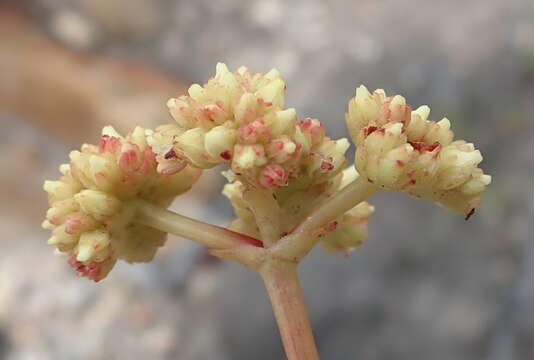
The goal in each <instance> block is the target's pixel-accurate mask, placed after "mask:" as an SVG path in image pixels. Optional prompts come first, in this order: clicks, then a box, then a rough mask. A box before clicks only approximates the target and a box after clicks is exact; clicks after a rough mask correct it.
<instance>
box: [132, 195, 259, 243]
mask: <svg viewBox="0 0 534 360" xmlns="http://www.w3.org/2000/svg"><path fill="white" fill-rule="evenodd" d="M135 205H136V208H137V214H136V218H135V221H137V222H139V223H141V224H144V225H147V226H150V227H153V228H155V229H158V230H161V231H164V232H168V233H171V234H174V235H178V236H182V237H184V238H187V239H190V240H193V241H195V242H197V243H200V244H202V245H205V246H208V247H211V248H214V249H226V248H232V247H236V246H243V245H252V246H255V247H263V244H262V243H261V241H259V240H257V239H254V238H252V237H250V236H247V235H244V234H240V233H236V232H234V231H231V230H228V229H225V228H222V227H219V226H215V225H210V224H207V223H204V222H202V221H198V220H194V219H191V218H188V217H186V216H183V215H180V214H177V213H174V212H172V211H169V210H167V209H164V208H161V207H159V206H155V205H152V204H151V203H149V202H147V201H143V200H136V202H135Z"/></svg>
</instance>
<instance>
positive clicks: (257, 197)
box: [243, 188, 280, 247]
mask: <svg viewBox="0 0 534 360" xmlns="http://www.w3.org/2000/svg"><path fill="white" fill-rule="evenodd" d="M243 200H245V202H246V203H247V205H248V206H249V207H250V209H251V210H252V213H253V214H254V218H255V220H256V225H258V228H259V229H260V234H261V240H262V242H263V243H264V244H265V247H269V246H271V245H273V244H274V243H275V242H277V241H278V240H279V239H280V208H279V207H278V203H277V202H276V200H275V199H274V197H273V193H272V192H271V191H270V190H265V189H259V188H253V189H249V190H247V191H245V192H244V194H243Z"/></svg>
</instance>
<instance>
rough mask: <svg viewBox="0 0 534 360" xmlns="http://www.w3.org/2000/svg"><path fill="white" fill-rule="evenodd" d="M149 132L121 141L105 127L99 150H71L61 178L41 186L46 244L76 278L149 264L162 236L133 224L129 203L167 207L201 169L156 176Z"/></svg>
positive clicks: (132, 208) (89, 147) (96, 277)
mask: <svg viewBox="0 0 534 360" xmlns="http://www.w3.org/2000/svg"><path fill="white" fill-rule="evenodd" d="M151 133H152V132H151V131H150V130H145V129H142V128H139V127H138V128H136V129H135V130H134V131H133V132H132V133H131V134H129V135H128V136H126V137H122V136H120V135H119V134H118V133H117V132H116V131H115V130H114V129H113V128H112V127H106V128H104V130H103V132H102V137H101V140H100V144H99V145H98V146H96V145H89V144H85V145H83V146H82V148H81V151H72V152H71V153H70V163H69V164H63V165H61V167H60V172H61V173H62V177H61V178H60V179H59V180H58V181H46V182H45V184H44V189H45V191H46V192H47V193H48V196H49V203H50V209H49V210H48V212H47V214H46V220H45V221H44V223H43V227H44V228H46V229H50V230H52V237H51V238H50V240H49V241H48V243H49V244H51V245H55V246H56V247H57V251H58V252H59V253H61V254H65V255H67V256H68V259H69V260H68V262H69V264H70V265H71V266H72V267H73V268H74V269H75V270H76V271H77V272H78V274H80V275H82V276H87V277H88V278H90V279H92V280H94V281H99V280H101V279H102V278H104V277H105V276H106V275H107V273H108V272H109V271H110V270H111V268H112V267H113V265H114V264H115V262H116V260H117V259H123V260H126V261H128V262H146V261H150V260H151V259H152V258H153V257H154V254H155V252H156V250H157V248H158V247H160V246H162V245H163V243H164V242H165V238H166V233H163V232H161V231H158V230H155V229H153V228H150V227H147V226H144V225H141V224H138V223H136V222H134V221H133V219H134V216H135V206H134V204H133V203H132V200H135V199H143V200H146V201H149V202H151V203H154V204H156V205H159V206H163V207H167V206H168V205H170V203H171V202H172V200H173V199H174V197H175V196H177V195H179V194H181V193H183V192H184V191H187V190H188V189H189V188H190V187H191V185H192V184H193V183H194V182H195V181H196V180H197V179H198V177H199V176H200V172H201V170H199V169H195V168H193V167H190V166H185V167H183V168H182V169H181V171H180V172H179V173H176V174H175V175H165V174H159V173H158V172H157V171H156V166H157V164H156V158H155V154H154V153H153V152H152V148H151V147H150V146H149V145H148V144H147V137H148V136H150V135H151Z"/></svg>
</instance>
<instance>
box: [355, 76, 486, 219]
mask: <svg viewBox="0 0 534 360" xmlns="http://www.w3.org/2000/svg"><path fill="white" fill-rule="evenodd" d="M429 113H430V108H429V107H428V106H421V107H419V108H418V109H417V110H414V111H412V110H411V107H410V105H407V104H406V101H405V99H404V98H403V97H402V96H400V95H396V96H393V97H387V96H386V94H385V92H384V91H383V90H376V91H375V92H374V93H372V94H371V93H370V92H369V91H368V90H367V89H366V88H365V87H364V86H360V87H359V88H358V89H357V90H356V96H355V97H354V98H353V99H351V100H350V102H349V111H348V113H347V114H346V121H347V127H348V129H349V132H350V134H351V137H352V138H353V140H354V142H355V143H356V145H357V149H356V168H357V169H358V171H359V172H360V174H362V176H365V177H366V178H367V179H368V180H369V181H370V182H372V183H374V184H376V185H377V186H380V187H382V188H385V189H388V190H393V191H402V192H406V193H408V194H410V195H412V196H415V197H418V198H424V199H429V200H432V201H435V202H437V203H439V204H441V205H443V206H445V207H447V208H449V209H451V210H452V211H454V212H457V213H463V214H469V213H471V212H472V211H473V210H474V209H475V208H476V207H477V206H478V204H479V202H480V197H481V195H482V193H483V192H484V190H485V188H486V186H487V185H488V184H489V183H490V182H491V177H490V176H489V175H485V174H484V173H483V171H482V170H481V169H480V168H478V164H479V163H480V162H481V161H482V155H481V154H480V151H479V150H476V149H475V147H474V145H473V144H470V143H466V142H465V141H463V140H457V141H453V139H454V134H453V132H452V131H451V129H450V126H451V124H450V122H449V120H448V119H446V118H444V119H443V120H441V121H438V122H435V121H429V120H427V118H428V115H429Z"/></svg>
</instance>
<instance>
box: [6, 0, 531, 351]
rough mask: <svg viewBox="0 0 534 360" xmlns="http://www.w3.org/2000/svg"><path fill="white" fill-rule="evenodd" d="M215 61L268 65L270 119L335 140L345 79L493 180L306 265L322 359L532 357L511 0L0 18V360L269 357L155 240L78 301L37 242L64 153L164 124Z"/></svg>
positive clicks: (252, 310) (65, 7) (253, 0)
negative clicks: (274, 99) (443, 131)
mask: <svg viewBox="0 0 534 360" xmlns="http://www.w3.org/2000/svg"><path fill="white" fill-rule="evenodd" d="M217 61H225V62H226V63H227V64H228V65H229V66H230V67H231V68H233V69H235V68H236V67H237V66H240V65H246V66H248V67H249V68H251V69H252V70H254V71H260V72H265V71H268V70H269V69H270V68H272V67H276V68H278V69H280V71H281V72H282V75H283V77H284V78H285V80H286V83H287V86H288V91H287V104H288V105H289V106H292V107H296V108H297V109H298V112H299V114H300V116H301V117H305V116H314V117H318V118H320V119H321V120H322V121H323V122H325V123H326V124H327V128H328V129H329V132H330V134H331V135H333V136H336V137H341V136H347V134H346V131H345V126H344V120H343V115H344V112H345V110H346V103H347V100H348V99H349V98H350V97H352V96H353V95H354V88H355V86H356V85H358V84H361V83H364V84H366V85H367V86H368V87H369V88H371V89H375V88H379V87H380V88H384V89H386V91H388V92H392V93H402V94H403V95H405V96H406V97H407V99H408V100H409V102H410V103H411V104H413V105H415V106H419V105H422V104H429V105H431V107H432V110H433V112H432V114H431V118H432V119H436V120H439V119H441V118H442V117H444V116H447V117H448V118H449V119H451V120H452V122H453V127H454V130H455V132H456V134H457V136H459V137H460V138H465V139H468V140H470V141H473V142H475V143H476V144H477V146H478V147H479V148H480V149H481V151H482V152H483V154H484V157H485V159H484V162H483V164H482V167H483V168H484V170H485V171H486V172H487V173H489V174H491V175H493V184H492V185H491V186H490V187H489V190H488V191H487V195H486V196H485V198H484V201H483V206H482V207H481V208H480V209H479V210H477V213H476V215H475V216H473V217H472V218H471V219H470V220H469V221H468V222H465V221H464V219H463V218H462V217H461V216H456V215H453V214H451V213H449V212H447V211H445V210H443V209H441V208H438V207H437V206H434V205H433V204H430V203H426V202H423V201H416V200H414V199H411V198H408V197H406V196H403V195H400V194H381V195H378V196H376V197H374V198H373V199H372V200H371V202H372V203H373V204H374V205H376V209H377V210H376V213H375V215H373V218H372V221H371V223H370V238H369V240H368V242H367V243H366V244H365V246H363V247H362V248H361V249H359V250H358V251H356V252H354V253H353V254H352V255H351V256H350V257H344V256H342V255H333V254H328V253H326V252H324V251H322V250H321V249H317V250H316V251H314V252H313V254H312V255H311V256H310V257H309V258H307V259H306V260H305V262H304V263H303V266H302V269H301V273H302V278H303V286H304V291H305V293H306V298H307V302H308V304H309V308H310V312H311V314H312V322H313V325H314V328H315V333H316V336H317V342H318V346H319V350H320V352H321V354H322V356H323V358H324V359H340V360H342V359H343V360H344V359H371V360H372V359H429V360H438V359H443V360H445V359H457V360H460V359H490V360H494V359H495V360H497V359H498V360H501V359H510V360H515V359H534V243H533V242H532V241H533V239H532V238H533V236H534V230H533V225H532V220H533V219H534V191H533V185H534V162H533V161H532V159H533V158H534V137H533V135H534V133H533V130H534V121H533V120H534V119H533V118H532V114H533V113H534V1H532V0H507V1H504V0H501V1H499V0H472V1H463V0H451V1H429V0H406V1H393V0H380V1H378V0H364V1H350V0H328V1H325V0H294V1H283V0H250V1H239V0H219V1H211V0H195V1H172V0H158V1H143V0H79V1H68V0H31V1H30V0H18V1H16V0H14V1H6V0H3V1H1V2H0V124H1V128H0V151H1V152H0V154H1V155H0V165H1V170H0V359H9V360H15V359H16V360H22V359H24V360H25V359H32V360H33V359H39V360H40V359H69V360H70V359H184V360H196V359H198V360H202V359H214V360H226V359H232V360H233V359H237V360H239V359H258V360H262V359H265V360H267V359H281V358H283V353H282V349H281V344H280V341H279V338H278V334H277V330H276V325H275V322H274V319H273V316H272V313H271V309H270V305H269V303H268V300H267V298H266V294H265V292H264V290H263V287H262V284H261V281H260V279H259V277H258V276H257V275H256V274H254V273H252V272H250V271H247V270H246V269H245V268H243V267H241V266H238V265H234V264H229V263H225V262H220V261H218V260H216V259H211V258H209V257H208V256H207V255H206V253H205V249H203V248H201V247H198V246H196V245H194V244H193V243H191V242H188V241H185V240H181V239H178V238H171V239H169V241H168V243H167V245H166V246H165V247H164V248H163V249H162V250H160V251H159V253H158V255H157V257H156V259H155V261H153V262H151V263H150V264H146V265H135V266H131V265H127V264H123V263H121V264H119V265H118V266H117V267H116V269H115V270H114V271H113V272H112V273H111V275H110V276H109V277H108V278H107V279H106V280H105V281H103V282H101V283H99V284H96V285H95V284H93V283H90V282H88V281H87V280H84V279H79V278H77V277H76V276H75V274H74V273H73V272H72V271H71V269H70V268H69V267H68V266H67V265H66V264H65V263H64V262H63V261H62V260H61V259H58V258H56V257H54V256H53V255H52V249H51V248H50V247H48V246H47V245H46V240H47V238H48V236H49V234H48V233H47V232H46V231H44V230H42V229H40V223H41V221H42V218H43V216H44V212H45V210H46V207H47V204H46V196H45V193H44V192H43V191H42V190H41V184H42V182H43V180H44V179H46V178H56V177H57V176H58V171H57V166H58V165H59V164H60V163H62V162H64V161H65V160H66V159H67V154H68V151H69V150H70V149H72V148H76V147H79V145H80V144H81V143H82V142H95V141H96V140H97V138H98V134H99V130H100V128H101V127H102V126H103V125H106V124H112V125H114V126H116V127H117V128H119V129H120V130H122V131H126V130H129V129H132V128H133V127H134V126H135V125H144V126H149V127H153V126H155V125H157V124H161V123H165V122H169V121H170V118H169V116H168V115H167V112H166V107H165V101H166V99H167V98H169V97H171V96H177V95H180V94H182V93H183V92H184V91H185V89H186V88H187V86H188V84H190V83H191V82H200V83H203V82H205V81H206V80H207V79H208V78H209V77H211V76H212V74H213V73H214V68H215V64H216V62H217ZM352 152H353V149H351V150H350V153H351V155H352ZM221 184H222V180H221V177H220V175H219V174H218V171H213V172H207V173H206V174H205V176H204V177H203V178H202V180H201V182H200V183H199V184H198V185H197V186H196V187H195V188H194V191H192V192H191V193H190V194H188V195H187V196H183V197H180V198H179V199H178V200H177V201H176V204H174V205H173V207H174V208H175V209H176V210H178V211H181V212H183V213H185V214H187V215H190V216H193V217H197V218H200V219H203V220H207V221H210V222H212V223H216V224H221V225H223V224H225V223H226V222H228V221H229V220H230V219H231V217H232V211H231V208H230V206H229V204H228V203H227V202H226V201H225V200H224V199H223V197H222V196H221V195H220V194H219V192H220V187H221Z"/></svg>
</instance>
